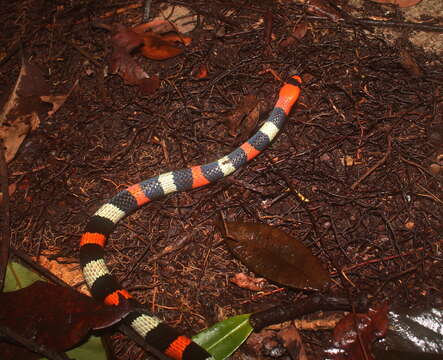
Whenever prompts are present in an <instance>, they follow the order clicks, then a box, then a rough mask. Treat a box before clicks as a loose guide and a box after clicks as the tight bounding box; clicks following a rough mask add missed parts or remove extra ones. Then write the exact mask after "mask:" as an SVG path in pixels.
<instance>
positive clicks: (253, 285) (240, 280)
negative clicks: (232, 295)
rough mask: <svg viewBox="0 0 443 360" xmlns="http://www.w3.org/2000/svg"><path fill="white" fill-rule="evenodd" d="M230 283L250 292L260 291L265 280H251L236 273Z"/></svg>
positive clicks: (242, 274) (251, 278)
mask: <svg viewBox="0 0 443 360" xmlns="http://www.w3.org/2000/svg"><path fill="white" fill-rule="evenodd" d="M230 281H231V282H232V283H233V284H235V285H237V286H238V287H241V288H243V289H248V290H252V291H261V290H263V287H264V285H265V283H266V280H265V279H264V278H253V277H250V276H248V275H246V274H245V273H238V274H235V275H234V276H233V277H232V278H231V279H230Z"/></svg>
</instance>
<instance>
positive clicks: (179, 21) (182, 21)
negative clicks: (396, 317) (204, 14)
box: [154, 3, 198, 34]
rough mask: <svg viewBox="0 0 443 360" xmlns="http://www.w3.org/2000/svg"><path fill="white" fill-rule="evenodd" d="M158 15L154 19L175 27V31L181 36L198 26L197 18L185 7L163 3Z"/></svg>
mask: <svg viewBox="0 0 443 360" xmlns="http://www.w3.org/2000/svg"><path fill="white" fill-rule="evenodd" d="M160 13H161V15H160V16H159V17H158V18H156V19H164V20H167V21H169V22H171V23H172V24H173V25H174V27H175V31H178V32H180V33H182V34H187V33H189V32H191V31H193V30H194V29H195V27H196V26H197V24H198V16H197V15H195V14H194V13H193V12H192V11H191V10H190V9H189V8H187V7H185V6H181V5H169V4H167V3H164V4H162V5H161V6H160ZM156 19H154V20H156Z"/></svg>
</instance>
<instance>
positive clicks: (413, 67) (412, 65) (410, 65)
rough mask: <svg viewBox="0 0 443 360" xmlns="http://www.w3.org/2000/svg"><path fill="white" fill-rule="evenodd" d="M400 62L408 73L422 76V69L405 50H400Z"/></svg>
mask: <svg viewBox="0 0 443 360" xmlns="http://www.w3.org/2000/svg"><path fill="white" fill-rule="evenodd" d="M400 64H401V66H403V68H404V69H405V70H406V71H407V72H408V73H409V75H411V76H414V77H421V76H423V71H422V70H421V68H420V66H419V65H418V64H417V62H416V61H415V59H414V58H413V57H412V55H411V54H410V53H409V52H408V51H407V50H406V49H404V48H403V49H401V50H400Z"/></svg>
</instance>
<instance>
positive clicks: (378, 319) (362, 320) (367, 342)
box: [328, 303, 388, 360]
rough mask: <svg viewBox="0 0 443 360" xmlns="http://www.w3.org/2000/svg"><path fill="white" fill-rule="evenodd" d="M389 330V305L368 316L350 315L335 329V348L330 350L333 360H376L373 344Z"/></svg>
mask: <svg viewBox="0 0 443 360" xmlns="http://www.w3.org/2000/svg"><path fill="white" fill-rule="evenodd" d="M387 329H388V304H387V303H384V304H381V305H380V306H378V307H377V308H375V309H371V310H369V311H368V313H367V314H353V313H351V314H349V315H347V316H346V317H344V318H343V319H342V320H340V321H339V323H338V324H337V326H336V327H335V329H334V334H333V339H334V348H333V349H330V350H328V353H329V354H330V355H331V358H332V359H333V360H345V359H346V360H347V359H367V360H374V356H373V354H372V344H373V342H374V341H375V340H376V339H379V338H382V337H383V336H385V334H386V331H387Z"/></svg>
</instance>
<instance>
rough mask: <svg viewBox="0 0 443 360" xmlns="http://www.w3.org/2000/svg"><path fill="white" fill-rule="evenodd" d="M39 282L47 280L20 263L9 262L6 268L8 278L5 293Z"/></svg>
mask: <svg viewBox="0 0 443 360" xmlns="http://www.w3.org/2000/svg"><path fill="white" fill-rule="evenodd" d="M38 280H45V279H43V278H42V277H40V276H39V275H37V274H36V273H35V272H33V271H31V270H29V269H28V268H27V267H25V266H23V265H21V264H19V263H16V262H9V263H8V266H7V268H6V278H5V286H4V288H3V292H11V291H16V290H20V289H23V288H25V287H27V286H29V285H31V284H33V283H35V282H36V281H38Z"/></svg>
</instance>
